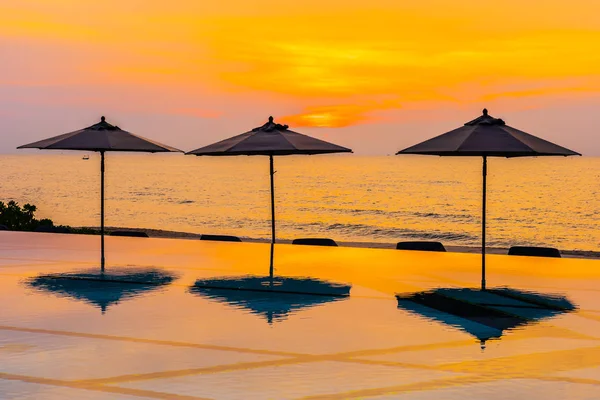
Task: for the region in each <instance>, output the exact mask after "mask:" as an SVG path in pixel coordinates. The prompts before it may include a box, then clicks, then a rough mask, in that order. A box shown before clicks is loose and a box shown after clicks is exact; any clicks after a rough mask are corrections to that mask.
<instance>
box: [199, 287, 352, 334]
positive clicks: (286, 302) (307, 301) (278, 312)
mask: <svg viewBox="0 0 600 400" xmlns="http://www.w3.org/2000/svg"><path fill="white" fill-rule="evenodd" d="M350 288H351V287H350V286H349V285H342V284H338V283H332V282H326V281H322V280H319V279H312V278H292V277H277V278H276V279H274V278H273V277H272V276H269V277H260V276H243V277H225V278H214V279H199V280H197V281H196V283H195V284H194V285H193V286H192V287H191V288H190V293H192V294H198V295H201V296H204V297H207V298H211V299H214V300H217V301H221V302H226V303H229V304H231V305H232V306H234V307H237V308H244V309H247V310H249V311H250V312H251V313H253V314H257V315H260V316H262V317H264V318H266V320H267V322H269V323H273V322H274V321H282V320H284V319H286V318H287V316H288V315H290V314H292V313H294V312H297V311H299V310H301V309H304V308H308V307H313V306H316V305H319V304H324V303H328V302H333V301H338V300H341V299H344V298H347V297H348V296H349V295H350Z"/></svg>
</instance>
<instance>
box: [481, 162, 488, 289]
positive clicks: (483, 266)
mask: <svg viewBox="0 0 600 400" xmlns="http://www.w3.org/2000/svg"><path fill="white" fill-rule="evenodd" d="M486 200H487V156H483V205H482V210H481V290H485V207H486Z"/></svg>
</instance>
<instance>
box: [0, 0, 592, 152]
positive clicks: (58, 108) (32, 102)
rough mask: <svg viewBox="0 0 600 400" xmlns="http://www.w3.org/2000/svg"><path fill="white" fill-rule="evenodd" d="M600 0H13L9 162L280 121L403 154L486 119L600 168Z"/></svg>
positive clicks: (5, 112)
mask: <svg viewBox="0 0 600 400" xmlns="http://www.w3.org/2000/svg"><path fill="white" fill-rule="evenodd" d="M598 43H600V2H598V1H597V0H571V1H568V2H565V1H564V0H543V1H542V0H527V1H524V0H503V1H502V2H488V1H482V0H452V1H450V0H419V1H412V0H411V1H404V0H370V1H356V0H318V1H317V0H303V1H301V2H292V1H281V0H278V1H275V0H252V1H249V0H222V1H197V0H171V1H161V2H149V1H141V0H103V1H101V2H99V1H87V0H77V1H75V0H23V1H12V0H0V153H13V152H16V150H15V148H16V147H17V146H18V145H21V144H24V143H28V142H31V141H34V140H38V139H42V138H46V137H49V136H53V135H58V134H61V133H65V132H69V131H73V130H76V129H80V128H82V127H85V126H89V125H91V124H93V123H96V122H97V121H99V118H100V116H101V115H105V116H106V118H107V121H108V122H111V123H113V124H116V125H119V126H120V127H121V128H123V129H125V130H128V131H130V132H133V133H136V134H139V135H142V136H145V137H148V138H151V139H154V140H158V141H162V142H164V143H166V144H169V145H172V146H175V147H179V148H181V149H183V150H192V149H195V148H198V147H201V146H204V145H207V144H210V143H212V142H214V141H217V140H221V139H224V138H226V137H230V136H233V135H235V134H239V133H242V132H244V131H247V130H249V129H251V128H254V127H256V126H260V125H262V124H263V123H264V122H266V121H267V118H268V117H269V115H273V116H274V117H275V120H276V122H281V123H287V124H289V125H290V127H291V129H293V130H295V131H298V132H301V133H306V134H310V135H314V136H316V137H319V138H322V139H325V140H329V141H333V142H335V143H337V144H340V145H345V146H348V147H351V148H352V149H353V150H354V151H355V153H357V154H382V155H383V154H393V153H394V152H395V151H397V150H400V149H402V148H405V147H408V146H410V145H412V144H415V143H417V142H419V141H421V140H425V139H427V138H429V137H431V136H434V135H438V134H441V133H443V132H446V131H449V130H451V129H454V128H456V127H458V126H460V125H462V124H463V123H464V122H467V121H469V120H471V119H473V118H475V117H477V116H479V115H480V114H481V110H482V109H483V108H484V107H486V108H488V109H489V110H490V114H491V115H493V116H495V117H499V118H503V119H504V120H505V121H506V122H507V124H508V125H511V126H513V127H516V128H519V129H521V130H525V131H527V132H530V133H532V134H535V135H538V136H541V137H543V138H546V139H548V140H551V141H554V142H556V143H558V144H560V145H563V146H566V147H569V148H572V149H573V150H576V151H579V152H581V153H583V154H584V155H590V156H600V140H597V137H598V134H599V133H600V112H598V108H599V107H598V106H599V105H600V51H598Z"/></svg>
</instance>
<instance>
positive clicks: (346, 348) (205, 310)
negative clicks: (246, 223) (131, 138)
mask: <svg viewBox="0 0 600 400" xmlns="http://www.w3.org/2000/svg"><path fill="white" fill-rule="evenodd" d="M269 256H270V246H269V245H266V244H256V243H218V242H205V241H202V242H200V241H191V240H190V241H187V240H169V239H138V238H118V237H109V238H107V265H108V266H107V269H106V271H105V272H104V273H103V274H102V273H101V272H100V271H99V268H98V262H97V258H98V238H97V237H91V236H77V235H55V234H34V233H13V232H0V302H1V303H0V304H2V307H1V308H0V360H1V362H0V399H44V400H55V399H93V400H95V399H117V400H121V399H129V400H134V399H353V398H355V399H363V398H369V399H411V400H415V399H461V400H462V399H469V398H478V399H490V400H499V399H518V398H527V399H544V400H547V399H569V400H572V399H577V400H578V399H598V398H600V261H590V260H581V259H541V258H531V257H509V256H490V257H489V259H488V285H489V286H490V288H492V289H493V290H490V291H488V292H485V293H481V292H480V291H478V290H469V289H468V288H472V289H476V288H477V285H478V283H479V280H480V275H479V274H480V270H479V262H480V257H479V256H477V255H469V254H458V253H423V252H405V251H395V250H377V249H355V248H320V247H311V246H291V245H276V246H275V269H274V271H273V275H272V276H271V275H270V274H269ZM466 288H467V289H466ZM396 295H398V297H396Z"/></svg>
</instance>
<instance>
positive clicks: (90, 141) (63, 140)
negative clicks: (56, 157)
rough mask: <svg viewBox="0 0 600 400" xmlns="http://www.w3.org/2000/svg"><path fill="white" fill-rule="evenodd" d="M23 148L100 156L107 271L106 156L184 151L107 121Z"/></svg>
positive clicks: (102, 252) (101, 229) (102, 223)
mask: <svg viewBox="0 0 600 400" xmlns="http://www.w3.org/2000/svg"><path fill="white" fill-rule="evenodd" d="M18 148H19V149H42V150H84V151H97V152H99V153H100V237H101V239H100V240H101V241H100V243H101V246H100V264H101V269H102V271H104V264H105V262H104V153H105V152H107V151H133V152H146V153H159V152H171V151H173V152H181V150H178V149H176V148H173V147H169V146H166V145H164V144H160V143H157V142H154V141H151V140H148V139H145V138H143V137H140V136H136V135H134V134H132V133H129V132H127V131H124V130H122V129H121V128H119V127H118V126H114V125H111V124H109V123H108V122H106V119H105V118H104V117H102V118H100V122H98V123H97V124H94V125H92V126H88V127H87V128H84V129H80V130H78V131H74V132H69V133H65V134H63V135H59V136H55V137H51V138H49V139H44V140H40V141H39V142H34V143H29V144H26V145H23V146H19V147H18Z"/></svg>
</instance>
